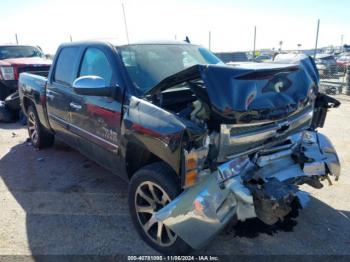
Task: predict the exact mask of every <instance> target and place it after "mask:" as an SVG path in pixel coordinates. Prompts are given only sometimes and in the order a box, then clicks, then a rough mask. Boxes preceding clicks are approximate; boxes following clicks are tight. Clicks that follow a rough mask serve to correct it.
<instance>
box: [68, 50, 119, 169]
mask: <svg viewBox="0 0 350 262" xmlns="http://www.w3.org/2000/svg"><path fill="white" fill-rule="evenodd" d="M109 57H111V55H110V56H109ZM116 73H117V72H115V70H113V69H112V66H111V63H110V61H109V60H108V56H107V55H106V53H105V51H103V50H102V49H99V48H97V47H88V48H87V49H86V50H85V52H84V55H83V58H82V61H81V64H80V69H79V71H78V77H81V76H89V75H90V76H99V77H101V78H103V79H104V80H105V82H106V85H107V86H110V87H111V95H110V96H109V97H101V96H81V95H78V94H75V95H74V96H73V97H72V99H71V101H70V114H71V119H72V122H71V126H70V130H71V132H73V133H74V134H76V135H77V145H78V148H79V150H80V151H81V153H83V154H86V155H88V156H89V157H91V156H92V157H93V158H94V160H95V161H96V162H98V163H100V164H101V165H103V166H104V167H107V168H108V169H110V170H112V171H116V170H118V169H119V164H120V162H119V161H118V134H119V130H120V122H121V110H122V104H121V101H118V99H117V98H115V97H113V93H115V92H114V91H115V89H116V88H117V76H116Z"/></svg>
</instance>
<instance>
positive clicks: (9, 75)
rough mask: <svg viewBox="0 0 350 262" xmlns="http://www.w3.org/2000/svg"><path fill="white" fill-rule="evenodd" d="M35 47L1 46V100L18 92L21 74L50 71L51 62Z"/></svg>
mask: <svg viewBox="0 0 350 262" xmlns="http://www.w3.org/2000/svg"><path fill="white" fill-rule="evenodd" d="M43 57H44V55H43V53H42V51H41V50H40V49H39V48H37V47H34V46H24V45H0V100H4V99H5V98H6V97H7V96H8V95H10V94H12V93H14V92H15V91H17V81H18V77H19V74H20V73H22V72H28V71H37V72H40V71H48V70H49V67H50V65H51V61H49V60H46V59H44V58H43Z"/></svg>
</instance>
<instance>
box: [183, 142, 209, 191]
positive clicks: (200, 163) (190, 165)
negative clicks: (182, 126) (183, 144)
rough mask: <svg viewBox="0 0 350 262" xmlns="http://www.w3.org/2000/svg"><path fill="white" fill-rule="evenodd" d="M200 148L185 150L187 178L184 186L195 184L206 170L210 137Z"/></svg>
mask: <svg viewBox="0 0 350 262" xmlns="http://www.w3.org/2000/svg"><path fill="white" fill-rule="evenodd" d="M203 144H204V145H203V146H202V147H200V148H196V149H192V150H190V151H189V152H188V151H186V150H185V180H184V185H183V186H184V187H190V186H193V185H195V184H196V183H197V182H198V181H199V180H200V177H201V176H202V175H204V174H206V172H205V171H204V170H203V168H204V163H205V160H206V159H207V156H208V152H209V137H206V138H205V140H204V143H203Z"/></svg>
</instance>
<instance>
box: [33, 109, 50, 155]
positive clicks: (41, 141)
mask: <svg viewBox="0 0 350 262" xmlns="http://www.w3.org/2000/svg"><path fill="white" fill-rule="evenodd" d="M27 114H28V118H27V121H28V122H27V126H28V133H29V137H30V140H31V142H32V144H33V146H34V147H36V148H43V147H48V146H51V145H52V144H53V141H54V136H53V135H52V134H50V133H49V132H48V131H47V130H46V129H45V128H44V127H43V126H42V125H41V123H40V121H39V117H38V113H37V112H36V109H35V107H34V106H33V105H30V106H29V108H28V111H27Z"/></svg>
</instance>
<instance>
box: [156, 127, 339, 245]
mask: <svg viewBox="0 0 350 262" xmlns="http://www.w3.org/2000/svg"><path fill="white" fill-rule="evenodd" d="M290 141H292V142H293V143H292V144H293V146H291V147H289V148H283V149H281V150H275V149H270V151H271V152H272V153H269V154H266V153H264V154H263V155H262V156H257V157H256V158H255V159H254V160H249V163H247V161H244V160H242V158H240V159H239V160H238V162H239V163H240V164H241V166H240V167H241V172H240V174H237V168H236V167H237V166H235V167H234V168H233V167H232V166H233V165H230V163H231V162H232V161H236V163H237V159H236V160H231V161H229V162H227V163H224V164H222V165H221V166H219V168H218V171H216V172H214V173H212V174H210V175H207V176H206V177H204V178H203V180H202V181H201V182H200V183H198V184H197V185H195V186H193V187H191V188H188V189H186V190H185V191H184V192H183V193H182V194H181V195H179V196H178V197H177V198H176V199H174V200H173V201H171V202H170V203H169V204H168V205H167V206H165V207H164V208H162V209H161V210H159V211H158V212H157V213H156V219H157V220H159V221H162V222H163V223H164V224H165V225H167V226H168V227H169V228H170V229H171V230H172V231H174V232H175V233H176V234H178V235H179V236H180V237H181V238H182V239H183V240H184V241H185V242H187V243H188V244H189V245H190V246H191V247H192V248H194V249H198V248H201V247H203V246H205V245H206V244H207V243H208V242H209V241H210V240H211V239H212V238H213V237H215V236H216V234H217V233H219V232H220V230H221V229H222V228H223V227H224V226H225V225H226V224H227V223H228V222H229V221H230V220H231V219H232V218H233V216H234V215H235V216H236V217H237V219H238V220H241V221H244V220H246V219H248V218H253V217H258V218H259V219H260V220H262V221H263V222H265V223H266V224H274V223H276V222H277V221H278V220H280V219H283V217H285V216H286V215H287V214H288V213H289V212H290V211H291V210H292V207H293V205H294V204H295V203H297V204H298V205H300V206H302V207H303V206H305V205H306V203H307V202H308V195H307V193H305V192H302V191H299V190H298V187H297V186H298V185H301V184H304V183H307V184H309V185H311V186H314V187H316V188H319V187H318V186H319V185H321V184H320V183H319V179H322V178H325V177H326V176H327V175H328V174H331V175H334V176H335V178H336V180H337V178H338V177H339V174H340V164H339V159H338V156H337V154H336V151H335V149H334V147H333V145H332V144H331V142H330V141H329V139H328V138H327V137H326V136H324V135H322V134H319V133H317V132H311V131H306V132H303V133H299V134H296V135H294V136H293V137H290ZM230 172H231V173H232V174H233V176H232V177H228V178H227V179H225V180H224V181H219V182H221V183H218V178H222V175H223V174H224V175H226V176H227V174H229V173H230ZM219 180H220V179H219ZM222 183H223V184H222ZM222 185H224V186H222ZM321 186H322V185H321Z"/></svg>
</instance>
